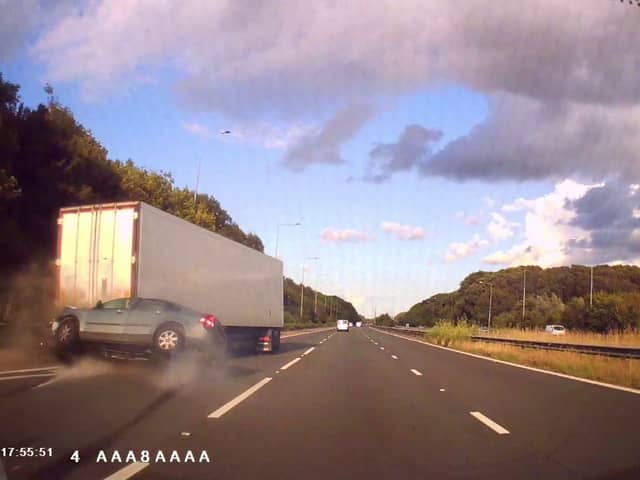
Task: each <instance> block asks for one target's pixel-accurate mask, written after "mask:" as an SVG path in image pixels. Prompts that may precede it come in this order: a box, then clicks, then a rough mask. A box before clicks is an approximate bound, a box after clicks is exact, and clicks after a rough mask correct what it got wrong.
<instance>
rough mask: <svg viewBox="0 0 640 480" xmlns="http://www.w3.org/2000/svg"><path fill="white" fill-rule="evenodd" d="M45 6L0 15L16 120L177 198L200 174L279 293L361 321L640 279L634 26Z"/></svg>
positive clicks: (136, 1) (198, 5) (356, 8)
mask: <svg viewBox="0 0 640 480" xmlns="http://www.w3.org/2000/svg"><path fill="white" fill-rule="evenodd" d="M51 5H52V4H50V3H49V2H44V1H42V2H41V1H38V0H25V1H18V0H0V11H2V12H3V15H2V16H1V17H0V72H2V73H3V75H4V77H5V79H7V80H9V81H12V82H15V83H19V84H20V85H21V88H22V90H21V92H22V99H23V101H24V102H25V103H26V104H27V105H34V104H36V103H37V102H42V101H44V100H45V98H46V97H45V94H44V92H43V86H44V85H45V84H46V83H50V84H51V85H52V86H53V87H54V90H55V95H56V97H57V98H58V100H59V101H60V102H61V103H62V104H64V105H67V106H68V107H70V108H71V110H72V111H73V112H74V114H75V116H76V117H77V119H78V120H79V121H80V122H81V123H82V124H83V125H84V126H85V127H86V128H88V129H89V130H91V132H92V133H93V134H94V135H95V136H96V138H97V139H98V140H99V141H100V142H101V143H102V144H103V145H104V146H105V147H106V148H107V149H108V151H109V155H110V158H114V159H121V160H126V159H129V158H130V159H132V160H133V161H134V162H135V163H136V164H138V165H141V166H144V167H147V168H149V169H153V170H163V171H168V172H171V173H172V175H173V177H174V179H175V181H176V185H177V186H180V187H182V186H189V187H191V188H194V187H195V183H196V177H197V171H198V164H201V174H200V180H199V184H198V189H199V191H202V192H206V193H208V194H211V195H213V196H215V197H216V198H217V199H218V200H219V201H220V202H221V204H222V206H223V207H224V208H225V209H226V210H227V211H228V212H229V213H230V214H231V216H232V217H233V218H234V220H235V221H237V222H238V224H239V225H240V226H241V227H242V228H243V229H244V230H245V231H252V232H255V233H256V234H258V235H259V236H260V237H261V239H262V240H263V242H264V245H265V253H267V254H269V255H275V253H276V252H275V248H276V236H278V256H279V257H280V258H281V259H282V260H283V263H284V269H285V274H286V275H288V276H291V277H292V278H294V279H295V280H296V281H300V280H301V278H302V276H303V275H304V281H305V284H309V285H312V286H314V287H316V288H318V289H320V290H321V291H323V292H327V293H332V294H338V295H341V296H344V297H346V298H347V299H348V300H350V301H352V302H353V303H354V305H355V306H356V308H357V309H358V311H359V312H360V313H362V314H364V315H366V316H371V315H372V314H373V312H374V311H375V312H377V313H378V314H380V313H382V312H389V313H391V314H392V315H395V314H397V313H400V312H402V311H405V310H407V309H408V308H409V307H411V306H412V305H413V304H415V303H416V302H418V301H420V300H422V299H424V298H427V297H428V296H430V295H433V294H435V293H439V292H444V291H452V290H455V289H456V288H457V286H458V284H459V282H460V281H461V280H462V279H463V278H464V277H465V276H466V275H468V274H469V273H471V272H473V271H476V270H485V271H494V270H499V269H502V268H507V267H511V266H518V265H540V266H542V267H550V266H558V265H570V264H576V263H580V264H587V265H594V264H604V263H608V264H618V263H632V264H640V158H639V157H638V152H640V134H639V132H638V128H639V127H640V81H638V72H640V51H639V50H638V48H637V45H636V44H637V38H638V35H639V34H640V8H638V7H637V6H635V5H628V4H627V3H621V2H617V1H610V0H581V1H580V2H558V1H555V0H520V1H510V2H488V1H486V0H465V1H464V2H451V1H449V2H443V1H441V0H415V1H414V0H380V1H377V2H369V1H365V0H345V1H343V2H335V1H330V0H326V1H313V2H297V1H292V0H281V1H271V0H266V1H244V0H237V1H233V2H231V1H214V0H211V1H208V2H202V1H197V0H182V1H181V2H158V1H156V0H92V1H81V0H62V1H60V2H56V4H55V7H52V6H51ZM225 130H229V131H230V132H231V133H230V134H226V135H222V134H221V133H220V132H222V131H225ZM295 223H300V225H299V226H287V224H295ZM278 225H282V226H280V227H278ZM278 232H279V234H278Z"/></svg>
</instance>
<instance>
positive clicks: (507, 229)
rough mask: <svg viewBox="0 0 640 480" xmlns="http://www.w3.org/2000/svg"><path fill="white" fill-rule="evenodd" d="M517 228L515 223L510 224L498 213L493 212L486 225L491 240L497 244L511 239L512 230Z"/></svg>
mask: <svg viewBox="0 0 640 480" xmlns="http://www.w3.org/2000/svg"><path fill="white" fill-rule="evenodd" d="M517 226H518V224H517V223H514V222H510V221H508V220H507V219H506V218H504V217H503V216H502V215H500V214H499V213H496V212H493V213H491V221H490V222H489V225H487V233H488V234H489V238H491V240H493V241H494V242H497V241H500V240H505V239H507V238H509V237H512V236H513V228H514V227H517Z"/></svg>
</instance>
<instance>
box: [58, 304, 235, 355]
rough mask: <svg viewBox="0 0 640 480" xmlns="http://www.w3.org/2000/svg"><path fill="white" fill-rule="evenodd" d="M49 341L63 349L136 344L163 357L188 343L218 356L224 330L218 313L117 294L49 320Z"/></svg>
mask: <svg viewBox="0 0 640 480" xmlns="http://www.w3.org/2000/svg"><path fill="white" fill-rule="evenodd" d="M51 332H52V334H53V341H54V346H55V347H56V348H57V349H60V350H61V351H64V352H67V351H70V350H72V349H73V348H74V347H77V346H79V345H80V344H81V343H100V344H103V345H108V346H114V347H115V346H130V347H133V346H138V347H141V350H142V351H148V352H149V353H151V352H154V353H157V354H161V355H163V356H166V357H170V356H171V355H173V354H175V353H177V352H179V351H181V350H184V349H187V348H193V349H197V350H200V351H203V352H205V353H207V354H210V355H211V356H212V357H217V358H222V356H223V355H224V353H225V351H226V337H225V334H224V329H223V327H222V325H221V324H220V322H219V321H218V320H217V318H216V317H215V316H214V315H212V314H209V313H206V314H202V313H199V312H196V311H194V310H191V309H190V308H187V307H184V306H182V305H179V304H177V303H173V302H167V301H165V300H158V299H155V298H118V299H115V300H110V301H108V302H105V303H102V302H98V303H97V304H96V306H95V307H93V308H75V307H67V308H65V309H64V310H63V311H62V314H61V315H60V316H59V317H57V318H56V320H54V321H53V322H52V326H51Z"/></svg>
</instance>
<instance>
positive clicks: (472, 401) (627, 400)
mask: <svg viewBox="0 0 640 480" xmlns="http://www.w3.org/2000/svg"><path fill="white" fill-rule="evenodd" d="M367 333H368V335H369V336H370V337H372V338H373V339H374V340H375V341H377V342H378V343H379V344H380V345H385V346H386V348H387V349H390V350H392V351H394V352H399V353H397V355H398V357H399V359H398V361H399V362H402V363H403V364H404V365H406V366H407V367H409V366H411V368H417V369H419V370H421V371H422V372H424V374H425V376H424V379H425V382H428V383H430V384H431V385H432V386H433V387H434V388H435V387H440V388H445V389H446V391H447V392H448V393H449V394H451V395H452V396H454V397H455V398H458V399H464V401H465V402H466V404H467V405H468V406H469V408H470V409H475V410H481V411H483V412H484V413H486V414H487V415H488V416H490V417H491V418H492V419H494V420H496V421H498V423H500V424H504V425H507V426H508V428H509V429H510V430H512V436H513V437H515V438H517V440H518V441H521V442H523V444H528V445H529V448H530V449H531V451H535V452H537V454H538V455H542V456H546V457H548V458H549V459H553V460H555V461H557V462H559V463H561V464H563V465H567V466H568V467H569V468H571V470H573V471H575V472H576V473H578V474H579V475H582V476H584V478H594V479H598V478H603V479H605V478H612V479H613V478H618V476H619V478H635V479H640V453H639V451H638V443H639V442H640V416H639V415H638V413H640V395H636V394H632V393H627V392H623V391H619V390H614V389H609V388H605V387H600V386H596V385H592V384H589V383H584V382H579V381H573V380H568V379H565V378H561V377H558V376H554V375H548V374H544V373H538V372H533V371H530V370H525V369H520V368H516V367H512V366H509V365H504V364H500V363H496V362H491V361H487V360H481V359H477V358H473V357H470V356H467V355H462V354H459V353H455V352H451V351H447V350H444V349H440V348H435V347H430V346H427V345H424V344H421V343H417V342H414V341H411V340H407V339H404V338H398V337H397V336H392V335H389V334H388V333H386V332H383V331H380V330H374V329H368V331H367Z"/></svg>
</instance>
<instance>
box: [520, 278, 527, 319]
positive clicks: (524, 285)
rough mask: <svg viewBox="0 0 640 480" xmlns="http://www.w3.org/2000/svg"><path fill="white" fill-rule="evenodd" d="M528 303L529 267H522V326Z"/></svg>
mask: <svg viewBox="0 0 640 480" xmlns="http://www.w3.org/2000/svg"><path fill="white" fill-rule="evenodd" d="M526 304H527V269H526V268H523V269H522V324H521V325H520V328H522V327H524V316H525V314H526Z"/></svg>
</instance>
